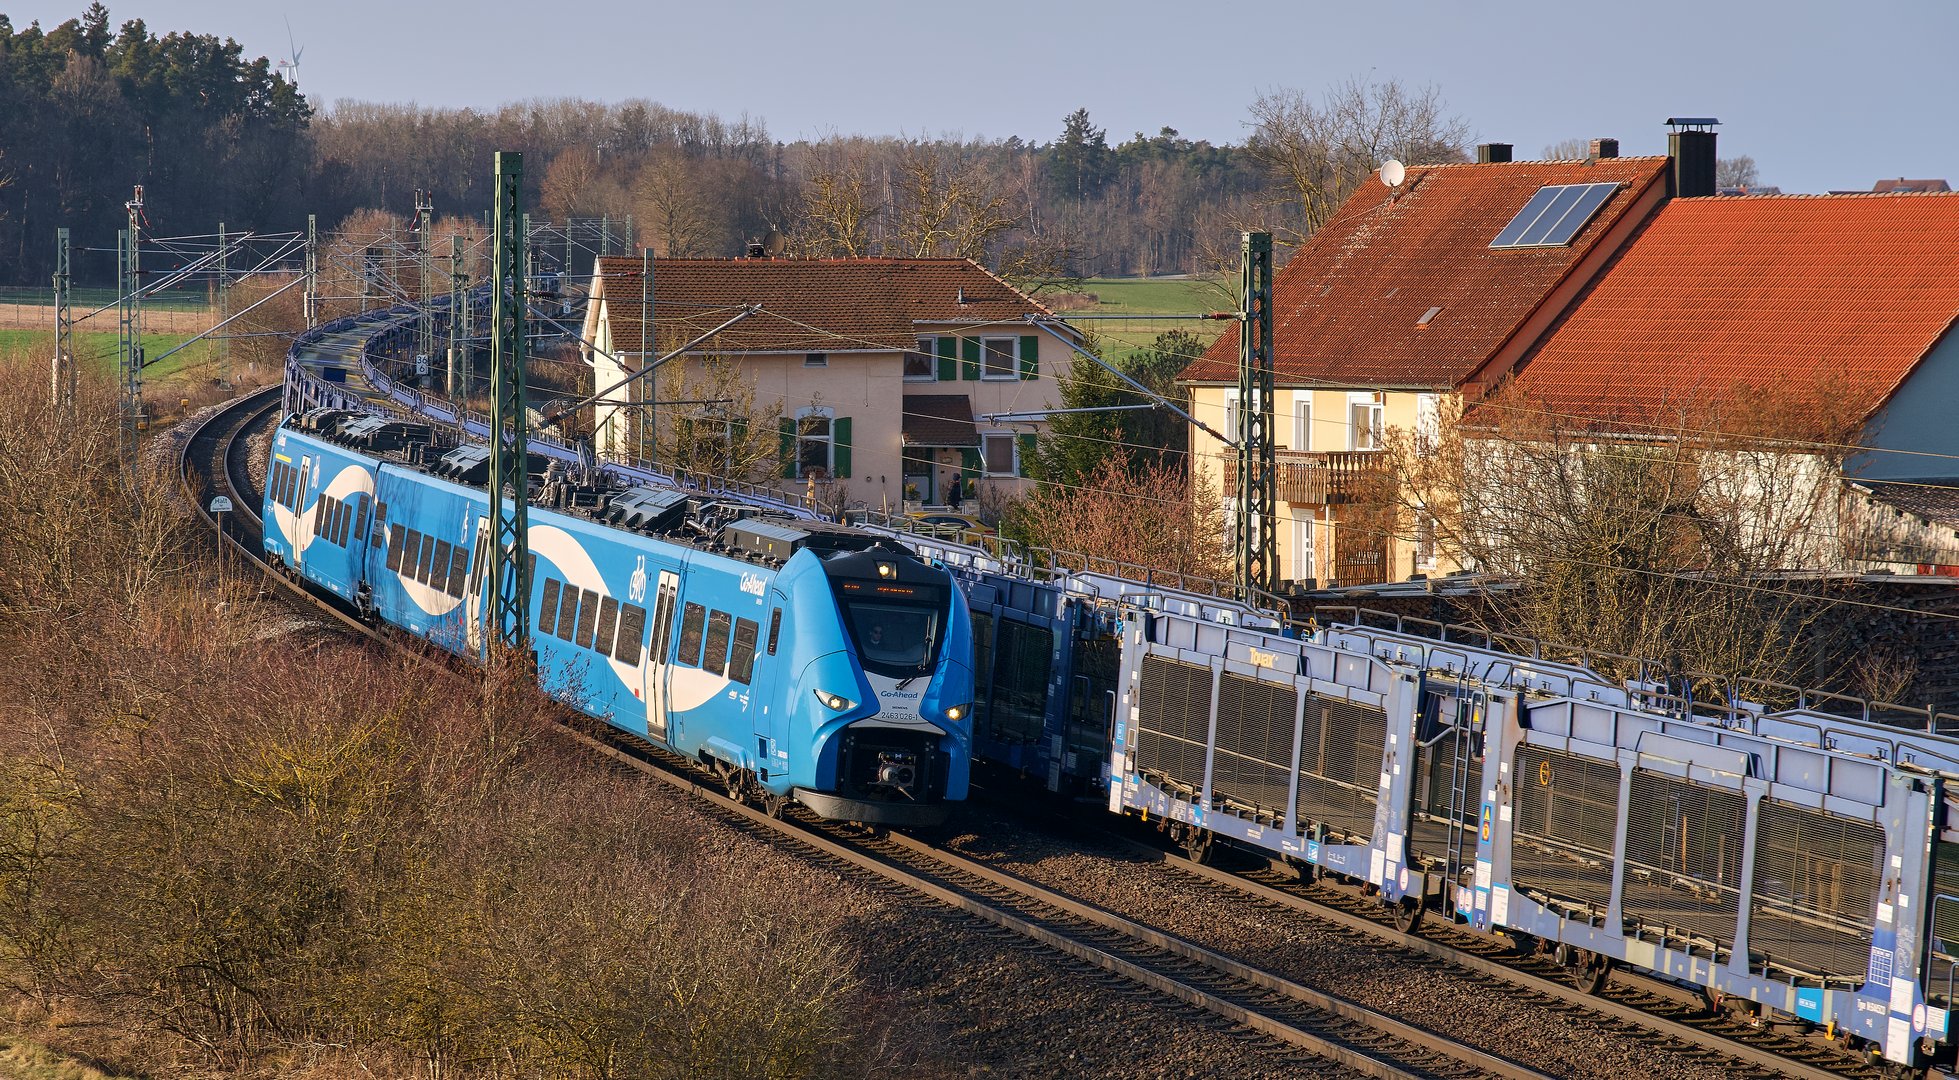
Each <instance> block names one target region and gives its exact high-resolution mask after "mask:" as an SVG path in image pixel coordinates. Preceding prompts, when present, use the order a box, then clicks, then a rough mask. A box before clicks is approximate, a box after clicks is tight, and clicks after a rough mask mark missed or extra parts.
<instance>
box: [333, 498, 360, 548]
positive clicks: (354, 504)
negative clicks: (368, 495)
mask: <svg viewBox="0 0 1959 1080" xmlns="http://www.w3.org/2000/svg"><path fill="white" fill-rule="evenodd" d="M359 520H360V502H359V501H358V499H357V498H356V499H352V500H349V501H347V502H343V503H341V504H340V539H339V541H338V543H339V544H340V546H341V547H346V546H347V542H348V541H349V540H351V539H353V538H354V536H355V535H357V534H356V533H355V531H354V525H355V523H356V522H358V521H359Z"/></svg>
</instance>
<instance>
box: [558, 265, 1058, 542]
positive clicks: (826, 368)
mask: <svg viewBox="0 0 1959 1080" xmlns="http://www.w3.org/2000/svg"><path fill="white" fill-rule="evenodd" d="M751 305H752V306H756V307H757V308H758V310H757V311H756V312H755V313H754V314H751V315H748V316H746V317H744V318H743V319H741V321H739V322H737V323H735V324H734V325H732V326H730V327H728V328H727V329H725V330H722V331H720V332H719V333H717V334H715V335H714V336H713V337H711V338H709V339H708V340H706V341H704V342H702V343H700V344H699V345H698V346H696V347H695V348H693V349H691V350H689V351H687V352H686V353H684V354H682V355H681V356H679V357H676V358H675V359H674V360H672V361H669V362H667V363H665V364H664V365H662V366H660V367H658V368H657V370H655V371H654V372H653V373H652V374H651V375H650V376H648V377H647V378H644V379H640V380H637V381H636V382H634V383H633V384H632V385H630V386H629V387H627V388H626V389H624V390H621V391H618V392H616V393H614V394H613V395H611V397H610V399H609V401H610V402H611V404H609V405H601V406H600V407H599V410H598V413H597V418H596V421H595V427H596V438H595V440H594V442H595V446H596V447H597V449H598V451H599V453H600V454H601V455H603V456H606V457H608V458H613V459H622V458H627V457H633V456H638V454H639V453H640V452H641V450H642V449H643V448H644V446H645V440H644V435H645V434H646V429H645V426H644V425H645V421H644V420H643V416H644V414H645V413H647V412H649V411H650V412H651V413H652V414H653V415H654V416H655V417H671V416H673V415H677V410H680V409H688V408H692V409H698V408H700V406H691V405H676V406H661V405H658V404H655V405H653V406H652V407H651V408H650V410H649V409H648V408H647V406H646V405H645V404H644V403H645V402H649V401H651V402H655V403H657V402H659V401H660V400H661V399H662V395H661V393H660V391H659V387H660V386H662V385H676V384H678V383H679V381H680V380H679V376H680V374H681V372H682V370H683V369H684V368H685V367H686V366H687V365H698V364H700V363H701V362H702V361H703V360H704V359H706V358H709V357H714V358H725V359H727V360H730V361H732V362H734V363H735V364H737V365H738V369H739V372H740V374H741V377H742V378H743V379H744V380H746V381H747V382H748V383H750V384H751V385H752V386H753V387H754V389H755V398H756V401H757V402H774V401H779V402H781V405H782V429H781V432H780V435H781V451H782V455H781V456H782V465H783V467H782V469H781V475H780V476H779V477H778V478H777V480H778V482H779V483H780V484H781V485H783V486H784V487H785V488H794V489H795V490H798V491H801V490H805V489H807V488H808V487H809V486H810V485H812V484H815V485H818V486H820V487H822V488H823V489H825V491H826V493H827V494H828V495H829V497H830V498H832V499H835V500H837V501H839V502H842V503H845V504H847V505H856V506H870V507H891V508H894V509H895V508H897V507H899V506H901V505H905V504H907V503H910V504H944V503H947V502H950V501H952V500H953V492H954V490H955V485H957V490H958V492H959V495H960V497H961V498H962V499H973V498H975V497H976V496H978V495H980V494H982V493H989V494H993V495H1002V496H1011V495H1015V494H1018V493H1019V492H1020V491H1021V490H1022V489H1023V488H1024V487H1025V486H1026V485H1028V484H1030V483H1031V481H1027V480H1024V479H1023V478H1022V477H1023V472H1024V470H1023V467H1022V462H1021V456H1022V453H1023V451H1024V450H1025V449H1027V448H1028V446H1029V445H1030V442H1031V439H1032V437H1033V436H1035V435H1037V434H1038V433H1039V432H1040V431H1041V430H1042V429H1043V425H1042V423H1041V422H1040V419H1039V418H1040V417H1041V416H1042V414H1043V413H1044V412H1045V410H1047V409H1049V408H1051V407H1053V405H1054V403H1056V402H1058V401H1059V400H1060V394H1059V391H1058V389H1057V386H1056V379H1057V378H1058V377H1059V376H1060V375H1061V374H1063V373H1064V372H1066V371H1067V369H1068V365H1069V364H1070V363H1071V362H1072V356H1073V351H1072V349H1071V347H1070V342H1071V341H1072V340H1073V333H1072V331H1070V330H1069V329H1068V328H1067V327H1065V326H1063V325H1061V324H1059V323H1058V322H1054V321H1053V313H1052V312H1050V311H1049V310H1048V309H1047V308H1046V307H1044V306H1042V305H1041V304H1040V303H1039V302H1037V301H1035V300H1033V299H1031V298H1030V297H1028V296H1026V295H1025V294H1023V293H1021V292H1020V291H1018V290H1017V289H1015V288H1013V287H1012V286H1011V285H1009V284H1007V283H1006V282H1004V281H1002V280H1000V279H999V278H998V277H995V276H994V275H992V274H991V273H988V272H987V271H986V270H985V269H983V268H981V267H980V266H978V265H977V264H975V263H973V262H971V261H970V260H966V259H872V258H858V259H770V258H747V259H654V260H650V261H648V262H646V263H644V264H642V261H641V260H640V259H637V258H602V259H600V260H598V263H597V268H596V273H595V275H594V279H593V283H592V292H591V303H590V304H589V306H588V308H587V310H586V317H585V326H584V339H585V341H586V342H587V343H588V344H587V346H586V349H585V358H586V361H587V362H588V363H589V364H591V366H592V368H593V374H594V378H595V380H596V386H597V387H598V388H600V389H603V388H606V387H608V386H611V385H613V384H615V383H618V382H620V381H622V380H623V379H625V378H626V377H627V376H628V375H630V374H633V373H635V372H638V371H639V370H641V368H642V366H643V365H644V364H646V363H647V362H648V361H649V359H651V358H653V357H657V356H660V355H663V354H664V353H666V352H668V351H671V350H673V349H675V348H678V347H679V346H681V345H683V344H685V343H687V342H689V341H690V340H692V339H693V338H695V337H698V336H699V335H701V334H702V333H705V332H706V331H708V330H710V329H712V328H714V327H716V326H717V325H719V324H721V323H723V322H725V321H726V320H727V319H729V318H730V317H732V316H734V315H736V314H737V313H739V312H740V311H741V310H742V309H743V308H744V307H747V306H751ZM649 395H650V396H649ZM1030 416H1031V417H1032V419H1029V417H1030ZM656 422H661V423H664V422H666V421H665V420H664V419H662V420H659V421H656ZM655 464H657V462H656V463H655Z"/></svg>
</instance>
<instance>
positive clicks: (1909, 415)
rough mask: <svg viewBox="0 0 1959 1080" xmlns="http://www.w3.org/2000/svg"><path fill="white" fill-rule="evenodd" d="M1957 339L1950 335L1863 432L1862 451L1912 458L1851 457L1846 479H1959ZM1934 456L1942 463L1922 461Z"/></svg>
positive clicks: (1954, 334)
mask: <svg viewBox="0 0 1959 1080" xmlns="http://www.w3.org/2000/svg"><path fill="white" fill-rule="evenodd" d="M1955 401H1959V333H1951V332H1948V333H1947V334H1946V335H1945V338H1944V339H1943V340H1941V341H1940V342H1939V343H1938V344H1937V345H1934V346H1933V347H1932V351H1931V352H1930V353H1928V354H1927V355H1926V357H1925V359H1924V360H1923V361H1921V362H1920V363H1919V365H1918V367H1917V368H1916V369H1915V370H1913V371H1912V373H1911V375H1910V376H1909V377H1907V378H1906V379H1905V381H1904V385H1903V386H1900V387H1899V388H1898V391H1897V392H1896V393H1894V394H1892V395H1891V400H1890V401H1889V402H1888V403H1886V405H1885V406H1884V408H1883V409H1882V410H1880V411H1879V413H1878V414H1877V416H1876V417H1875V418H1873V419H1872V421H1871V422H1870V424H1869V425H1867V426H1866V427H1865V434H1864V438H1863V443H1864V445H1865V446H1870V447H1875V448H1880V449H1884V450H1908V451H1914V453H1906V454H1883V453H1876V454H1872V453H1866V454H1856V455H1853V456H1852V457H1851V458H1850V459H1849V460H1848V461H1846V462H1845V463H1844V473H1845V475H1847V476H1849V477H1850V478H1851V479H1853V480H1858V479H1863V480H1905V479H1910V478H1913V477H1930V476H1959V424H1955V423H1954V422H1953V408H1952V403H1953V402H1955ZM1925 454H1936V455H1944V456H1941V457H1925V456H1921V455H1925Z"/></svg>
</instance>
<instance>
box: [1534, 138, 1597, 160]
mask: <svg viewBox="0 0 1959 1080" xmlns="http://www.w3.org/2000/svg"><path fill="white" fill-rule="evenodd" d="M1591 156H1592V142H1591V140H1590V139H1559V140H1558V141H1557V142H1554V143H1552V144H1551V145H1549V146H1546V147H1545V148H1544V160H1546V161H1583V160H1585V159H1586V158H1588V157H1591Z"/></svg>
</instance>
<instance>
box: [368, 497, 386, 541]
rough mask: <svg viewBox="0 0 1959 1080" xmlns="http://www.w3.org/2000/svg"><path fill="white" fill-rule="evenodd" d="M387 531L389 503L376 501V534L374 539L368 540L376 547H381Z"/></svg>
mask: <svg viewBox="0 0 1959 1080" xmlns="http://www.w3.org/2000/svg"><path fill="white" fill-rule="evenodd" d="M387 532H388V504H387V503H375V504H374V536H373V538H372V539H370V540H369V541H368V543H371V544H373V545H374V546H375V547H380V546H381V543H382V541H383V540H384V539H385V538H386V536H387Z"/></svg>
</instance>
